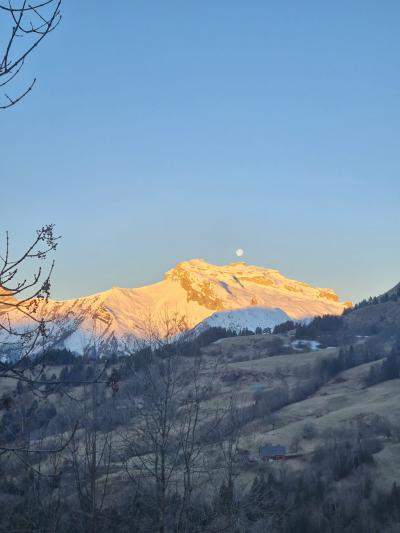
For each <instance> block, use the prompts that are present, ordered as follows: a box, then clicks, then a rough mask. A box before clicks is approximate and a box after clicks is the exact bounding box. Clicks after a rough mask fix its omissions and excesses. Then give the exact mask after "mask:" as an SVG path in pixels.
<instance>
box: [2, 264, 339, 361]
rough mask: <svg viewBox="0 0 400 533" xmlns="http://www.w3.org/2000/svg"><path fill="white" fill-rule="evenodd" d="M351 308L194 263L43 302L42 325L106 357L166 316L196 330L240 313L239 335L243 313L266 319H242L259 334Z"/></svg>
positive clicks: (292, 285) (327, 292) (260, 272)
mask: <svg viewBox="0 0 400 533" xmlns="http://www.w3.org/2000/svg"><path fill="white" fill-rule="evenodd" d="M346 307H347V304H344V303H341V302H340V301H339V298H338V296H337V294H336V293H335V291H333V290H332V289H328V288H319V287H313V286H311V285H309V284H307V283H304V282H299V281H295V280H292V279H289V278H286V277H285V276H283V275H282V274H281V273H280V272H279V271H278V270H276V269H268V268H263V267H259V266H252V265H248V264H247V263H244V262H237V263H231V264H229V265H221V266H219V265H213V264H210V263H207V262H206V261H204V260H202V259H191V260H188V261H183V262H180V263H178V264H177V265H176V266H175V267H173V268H172V269H170V270H168V271H167V272H166V273H165V275H164V278H163V280H161V281H159V282H156V283H153V284H150V285H145V286H143V287H138V288H122V287H113V288H111V289H108V290H106V291H103V292H99V293H95V294H93V295H89V296H84V297H80V298H76V299H69V300H49V301H48V302H47V303H45V302H40V303H39V306H38V317H40V318H44V319H45V320H46V321H49V323H50V324H51V332H50V338H51V339H52V341H51V342H52V343H53V345H59V346H62V347H66V348H69V349H71V350H73V351H77V352H79V353H82V351H84V349H85V346H87V345H88V344H89V343H90V342H91V339H92V340H93V339H96V340H97V341H98V342H99V345H100V346H103V349H104V350H103V351H106V349H110V348H109V347H110V346H113V347H114V348H113V349H118V350H119V351H124V350H129V349H131V348H129V347H128V345H130V344H131V343H134V342H136V341H137V340H138V339H143V338H144V337H145V330H146V322H148V321H149V320H152V321H153V322H154V321H157V320H159V319H160V318H161V317H162V315H164V318H165V314H166V313H170V314H175V315H176V316H178V315H180V316H183V317H185V327H186V328H187V329H193V328H194V327H196V326H198V325H199V324H200V323H201V322H203V321H205V320H207V319H209V318H210V317H211V316H212V315H213V314H215V313H221V312H222V313H223V312H226V311H236V316H235V322H236V323H237V324H238V327H239V325H240V321H241V318H240V312H239V311H240V310H246V309H252V308H258V309H264V310H265V311H266V312H265V314H262V313H261V314H260V312H258V314H257V313H250V314H249V313H248V312H245V311H243V313H242V315H243V320H244V321H245V322H246V327H248V325H249V324H251V321H249V317H250V316H251V317H255V318H254V320H256V319H257V317H258V316H260V317H261V318H260V320H261V323H262V324H255V325H254V328H255V327H257V326H258V325H262V326H263V327H273V326H274V325H276V323H277V320H278V321H279V319H278V318H277V317H279V316H280V317H281V318H282V321H283V319H287V318H290V319H294V320H304V319H308V318H312V317H313V316H316V315H323V314H335V315H338V314H341V313H342V312H343V310H344V309H345V308H346ZM277 310H278V311H279V313H280V314H279V313H278V312H277ZM268 311H269V313H268ZM9 316H10V317H11V321H12V323H14V324H16V325H17V327H20V328H29V324H28V322H27V319H20V317H18V316H17V315H16V314H14V315H13V314H12V313H10V314H9ZM245 317H246V318H245ZM219 320H220V319H219ZM211 322H212V321H211ZM217 322H218V320H217ZM3 337H4V334H3ZM3 340H4V339H3ZM49 342H50V341H49Z"/></svg>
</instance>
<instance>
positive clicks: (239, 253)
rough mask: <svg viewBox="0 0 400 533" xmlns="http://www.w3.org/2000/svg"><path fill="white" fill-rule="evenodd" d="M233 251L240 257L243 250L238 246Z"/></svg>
mask: <svg viewBox="0 0 400 533" xmlns="http://www.w3.org/2000/svg"><path fill="white" fill-rule="evenodd" d="M235 253H236V255H237V256H238V257H242V255H243V254H244V250H243V248H238V249H237V250H236V252H235Z"/></svg>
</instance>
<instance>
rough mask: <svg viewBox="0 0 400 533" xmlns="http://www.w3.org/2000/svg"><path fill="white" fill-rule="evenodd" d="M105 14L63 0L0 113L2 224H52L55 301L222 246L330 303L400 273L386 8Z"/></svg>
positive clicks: (396, 47) (397, 154)
mask: <svg viewBox="0 0 400 533" xmlns="http://www.w3.org/2000/svg"><path fill="white" fill-rule="evenodd" d="M110 6H112V3H110V2H99V1H94V0H87V1H85V2H78V1H77V0H70V1H68V2H65V5H64V19H63V21H62V24H61V26H60V27H59V28H58V29H57V31H56V32H54V34H53V35H52V36H51V37H50V38H49V39H48V40H47V42H45V43H43V46H42V47H41V49H40V50H38V52H37V53H36V54H35V55H34V56H32V57H31V59H30V62H29V64H28V65H27V68H26V69H25V72H24V79H26V80H29V79H30V76H32V75H37V77H38V83H37V86H36V88H35V90H34V91H33V92H32V93H31V94H30V95H29V96H28V97H27V98H26V99H25V101H23V102H22V103H21V104H20V105H18V106H17V107H15V108H13V109H11V110H9V111H7V112H3V113H2V114H1V115H0V139H1V148H0V150H1V159H0V182H1V185H2V187H1V190H2V199H1V200H2V201H1V207H0V229H8V230H10V232H11V233H12V235H13V238H14V243H15V246H16V248H18V247H19V248H22V246H23V244H24V243H25V242H27V241H28V239H29V236H30V234H32V232H33V230H34V228H35V227H38V226H40V225H42V224H44V223H48V222H53V223H55V224H56V226H57V229H58V232H59V233H60V234H62V236H63V238H62V242H61V244H60V248H59V250H58V252H57V268H56V272H55V276H54V283H53V296H54V297H57V298H67V297H76V296H81V295H86V294H90V293H92V292H96V291H101V290H104V289H107V288H110V287H111V286H127V287H132V286H139V285H142V284H146V283H150V282H154V281H157V280H159V279H160V278H161V276H162V274H163V272H165V271H166V270H167V269H168V268H171V267H172V266H173V265H174V264H175V263H177V262H178V261H181V260H185V259H190V258H194V257H202V258H204V259H206V260H208V261H210V262H214V263H219V264H223V263H229V262H232V261H234V260H235V256H234V250H235V249H236V248H237V247H239V246H240V247H243V248H244V249H245V251H246V254H245V257H244V259H245V260H246V261H248V262H249V263H254V264H258V265H262V266H266V267H271V268H278V269H280V270H281V271H282V273H283V274H285V275H287V276H288V277H292V278H295V279H299V280H304V281H307V282H310V283H312V284H315V285H318V286H329V287H333V288H334V289H336V290H337V291H338V293H339V295H340V297H341V298H342V299H352V300H354V301H357V300H359V299H361V298H363V297H365V296H368V295H370V294H377V293H379V292H382V291H384V290H386V289H388V288H389V287H391V286H392V285H394V284H395V283H397V282H398V281H399V280H400V270H399V262H400V247H399V246H398V230H399V222H400V211H399V207H398V206H399V199H400V198H399V193H400V150H399V140H400V138H399V133H400V36H399V32H398V28H399V24H400V4H399V2H397V1H394V0H393V1H390V0H388V1H386V2H384V3H382V2H378V1H368V0H367V1H357V0H355V1H352V2H348V1H344V0H343V1H337V2H328V1H321V2H315V1H314V2H311V1H302V2H298V1H297V0H291V1H284V2H269V1H265V0H254V1H252V2H243V1H241V2H239V1H236V0H219V1H218V2H216V1H212V0H205V1H203V2H194V1H186V2H184V1H175V0H171V1H169V2H165V1H162V0H158V1H149V0H143V1H133V2H123V3H122V4H121V3H119V4H118V6H119V9H118V10H114V9H113V8H112V7H110ZM22 81H23V80H22V79H21V82H22Z"/></svg>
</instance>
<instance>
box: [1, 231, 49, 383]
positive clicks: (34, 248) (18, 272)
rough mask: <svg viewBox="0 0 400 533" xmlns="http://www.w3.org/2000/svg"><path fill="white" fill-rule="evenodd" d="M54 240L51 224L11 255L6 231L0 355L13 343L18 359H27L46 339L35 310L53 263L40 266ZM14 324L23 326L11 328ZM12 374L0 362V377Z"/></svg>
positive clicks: (43, 295)
mask: <svg viewBox="0 0 400 533" xmlns="http://www.w3.org/2000/svg"><path fill="white" fill-rule="evenodd" d="M58 240H59V237H56V235H55V234H54V225H53V224H48V225H46V226H43V227H42V228H40V229H39V230H37V231H36V236H35V237H34V239H33V240H32V242H31V243H30V245H28V246H27V248H26V249H25V250H24V251H23V252H22V253H21V254H18V255H17V256H14V255H13V250H12V249H11V243H10V236H9V233H8V232H6V237H5V246H4V252H3V253H2V254H1V255H0V333H2V338H3V340H2V341H1V342H0V352H3V353H4V352H7V351H8V350H9V349H10V348H12V347H15V345H16V344H17V345H18V347H19V350H20V354H19V358H21V357H24V356H27V355H29V354H30V353H31V352H32V351H33V350H34V348H35V346H36V345H37V343H38V342H39V340H40V339H41V338H43V337H45V336H46V323H45V320H44V319H43V318H41V317H39V316H38V309H39V306H40V304H41V302H43V301H47V300H48V298H49V295H50V287H51V283H50V282H51V274H52V272H53V268H54V261H53V262H52V263H51V264H50V266H47V269H46V270H45V269H44V268H43V266H42V265H43V262H44V261H45V260H46V259H48V258H49V256H50V255H51V253H52V252H54V251H55V250H56V248H57V245H58ZM40 263H42V264H40ZM29 269H30V270H32V269H33V271H32V273H31V274H30V277H25V276H26V275H27V273H26V270H28V271H29ZM16 322H21V323H22V324H24V326H25V327H19V328H18V327H15V323H16ZM13 375H14V377H21V376H18V373H17V372H16V371H15V369H13V368H12V367H10V366H9V365H6V364H4V363H0V377H6V376H7V377H12V376H13Z"/></svg>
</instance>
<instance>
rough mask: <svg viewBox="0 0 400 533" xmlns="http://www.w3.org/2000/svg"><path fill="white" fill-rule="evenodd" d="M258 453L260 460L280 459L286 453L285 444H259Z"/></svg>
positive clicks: (284, 457)
mask: <svg viewBox="0 0 400 533" xmlns="http://www.w3.org/2000/svg"><path fill="white" fill-rule="evenodd" d="M258 453H259V455H260V459H261V460H262V461H282V460H284V459H286V455H287V452H286V447H285V446H280V445H278V446H273V445H272V444H266V445H265V446H260V448H259V450H258Z"/></svg>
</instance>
